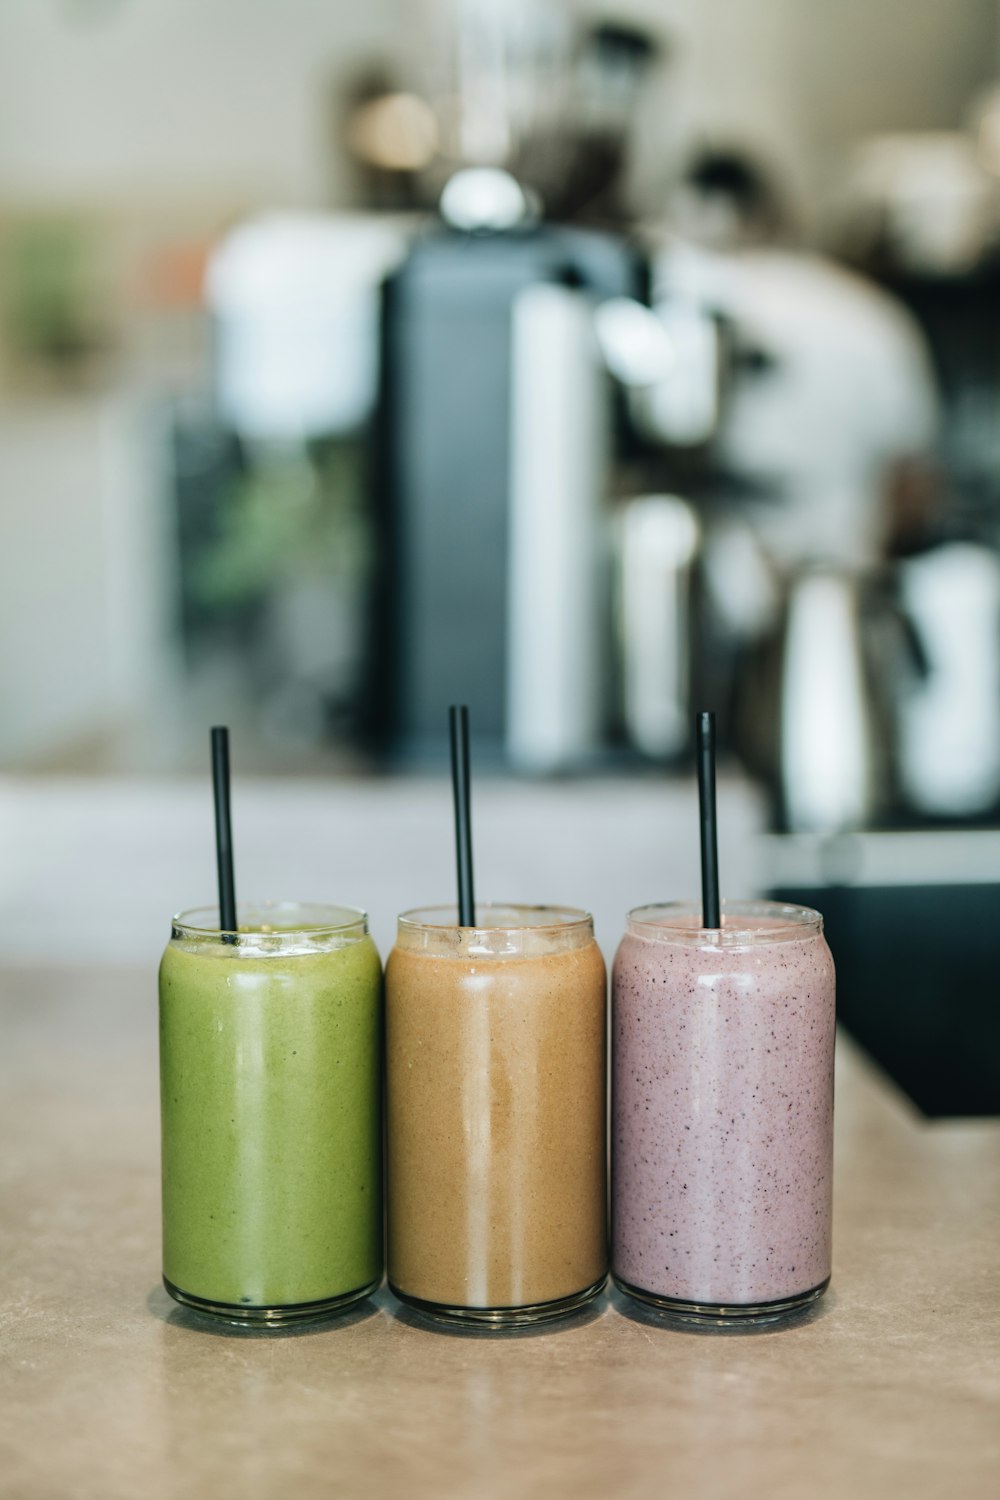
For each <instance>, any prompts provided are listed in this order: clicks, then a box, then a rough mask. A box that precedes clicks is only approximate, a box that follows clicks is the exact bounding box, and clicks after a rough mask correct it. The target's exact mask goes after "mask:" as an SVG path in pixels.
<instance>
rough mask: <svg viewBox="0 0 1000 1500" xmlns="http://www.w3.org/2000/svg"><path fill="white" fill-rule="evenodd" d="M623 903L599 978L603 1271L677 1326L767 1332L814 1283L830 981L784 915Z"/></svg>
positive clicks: (823, 1227)
mask: <svg viewBox="0 0 1000 1500" xmlns="http://www.w3.org/2000/svg"><path fill="white" fill-rule="evenodd" d="M700 923H701V912H700V908H699V907H698V906H697V905H696V904H686V903H681V902H677V903H671V904H669V905H664V906H645V907H639V908H637V909H636V910H635V911H632V912H630V913H629V917H628V930H627V932H626V934H625V937H624V938H623V939H622V942H621V945H620V947H619V949H618V953H617V955H616V958H615V963H614V972H613V981H612V1159H611V1169H612V1272H613V1275H614V1279H615V1281H616V1283H617V1285H618V1286H619V1288H620V1289H621V1290H622V1291H623V1292H625V1293H627V1294H628V1295H629V1296H631V1297H636V1298H639V1299H640V1300H642V1301H643V1302H646V1303H649V1304H652V1305H653V1306H654V1307H656V1308H658V1309H661V1310H663V1311H665V1312H669V1313H673V1314H674V1315H676V1316H680V1317H682V1318H685V1319H692V1320H697V1321H711V1322H728V1321H730V1320H733V1321H736V1320H756V1321H763V1320H772V1319H775V1318H779V1317H782V1316H784V1315H785V1314H787V1313H791V1312H794V1311H796V1310H797V1309H799V1308H801V1307H804V1306H806V1305H807V1304H808V1303H810V1302H812V1301H814V1300H815V1299H816V1298H817V1297H820V1296H821V1295H822V1294H823V1292H824V1291H825V1290H826V1287H827V1285H828V1283H829V1280H830V1240H831V1235H830V1220H831V1206H832V1168H833V1048H834V1019H835V1017H834V1011H835V1005H834V969H833V959H832V958H831V956H830V950H829V948H828V947H827V945H826V942H825V940H824V938H823V919H822V917H821V916H820V915H819V913H818V912H815V911H811V910H809V909H808V908H806V907H801V906H785V905H780V904H778V903H775V902H765V901H729V902H723V903H722V926H721V927H719V928H717V929H706V928H702V927H701V925H700Z"/></svg>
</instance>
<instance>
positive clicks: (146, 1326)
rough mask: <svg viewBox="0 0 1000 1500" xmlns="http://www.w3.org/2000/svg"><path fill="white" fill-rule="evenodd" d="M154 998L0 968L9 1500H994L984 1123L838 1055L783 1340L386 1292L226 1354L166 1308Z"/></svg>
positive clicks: (993, 1315) (993, 1284) (229, 1337)
mask: <svg viewBox="0 0 1000 1500" xmlns="http://www.w3.org/2000/svg"><path fill="white" fill-rule="evenodd" d="M152 991H153V976H152V974H151V972H150V971H149V970H148V969H146V970H122V969H101V968H97V967H94V966H91V967H87V968H72V967H69V966H64V967H61V968H49V969H40V968H36V967H30V968H22V969H15V968H7V969H4V970H2V971H0V1140H2V1142H3V1156H2V1167H0V1174H2V1175H0V1266H2V1273H3V1277H2V1285H3V1299H2V1303H0V1495H2V1496H3V1500H140V1497H141V1500H174V1497H177V1500H180V1497H184V1500H197V1497H201V1496H206V1497H212V1500H215V1497H222V1500H225V1497H229V1496H234V1497H236V1496H240V1497H248V1500H264V1497H271V1496H278V1497H281V1500H286V1497H287V1500H312V1497H314V1496H317V1497H318V1496H324V1497H329V1496H334V1497H341V1496H344V1497H350V1500H353V1497H359V1500H364V1497H368V1496H396V1495H399V1496H405V1497H406V1500H424V1497H427V1500H451V1497H455V1500H459V1497H460V1500H479V1497H488V1500H508V1497H510V1500H530V1497H535V1496H538V1497H542V1496H544V1497H546V1500H552V1497H555V1500H558V1497H562V1496H567V1497H572V1500H591V1497H604V1496H609V1497H616V1500H617V1497H622V1500H632V1497H636V1500H638V1497H646V1496H649V1497H660V1496H666V1495H676V1496H684V1497H687V1496H695V1497H701V1496H705V1497H717V1496H718V1497H723V1496H730V1495H739V1496H746V1497H757V1496H767V1497H770V1500H784V1497H788V1500H793V1497H794V1500H801V1497H806V1500H813V1497H816V1500H826V1497H840V1496H845V1497H850V1500H865V1497H869V1496H871V1497H879V1500H881V1497H884V1496H897V1495H898V1496H906V1497H911V1500H923V1497H946V1500H979V1497H982V1500H996V1497H997V1495H998V1494H1000V1121H965V1122H962V1123H950V1122H947V1121H945V1122H938V1123H935V1124H929V1123H927V1122H924V1121H923V1120H922V1119H921V1118H920V1117H919V1116H917V1115H916V1114H915V1113H914V1111H913V1110H912V1109H911V1107H910V1106H909V1105H908V1104H907V1103H906V1101H905V1100H904V1099H902V1098H901V1097H900V1096H899V1095H898V1094H897V1093H896V1092H895V1091H894V1089H893V1088H892V1087H891V1085H889V1084H888V1083H887V1082H886V1081H885V1080H884V1079H883V1078H882V1077H881V1075H879V1074H878V1073H876V1072H875V1071H874V1070H873V1069H872V1067H871V1066H870V1065H869V1064H868V1063H867V1062H866V1061H865V1060H864V1059H863V1058H862V1057H861V1056H860V1054H859V1053H858V1052H857V1051H856V1050H855V1049H854V1048H852V1047H851V1045H850V1044H849V1043H847V1042H845V1041H843V1040H842V1041H841V1044H840V1050H839V1061H838V1082H837V1175H836V1225H835V1235H836V1238H835V1254H834V1279H833V1287H832V1290H831V1292H830V1293H829V1294H828V1296H827V1297H826V1298H825V1299H824V1300H823V1301H822V1302H821V1303H820V1304H819V1306H818V1308H817V1309H816V1311H815V1313H813V1314H812V1315H810V1316H807V1318H806V1319H805V1320H804V1321H801V1322H799V1323H797V1324H794V1325H789V1326H787V1327H785V1328H784V1329H781V1330H772V1331H767V1332H743V1331H740V1332H736V1333H700V1332H677V1331H674V1330H672V1329H668V1328H665V1327H662V1326H657V1325H656V1324H655V1321H654V1320H652V1319H646V1318H644V1317H642V1316H641V1315H638V1314H634V1315H630V1314H629V1313H628V1312H627V1311H626V1308H625V1305H624V1304H623V1302H622V1301H621V1300H620V1299H619V1298H618V1297H617V1296H610V1297H608V1296H605V1297H602V1298H601V1299H600V1301H599V1302H598V1303H597V1305H596V1308H595V1309H594V1310H593V1311H592V1313H591V1314H590V1315H589V1316H587V1315H584V1316H581V1317H579V1318H578V1319H577V1320H576V1321H572V1322H569V1323H566V1324H565V1325H563V1326H562V1327H556V1328H554V1329H550V1330H549V1331H547V1332H544V1333H540V1334H536V1333H532V1334H520V1335H510V1336H506V1337H505V1336H499V1337H498V1336H496V1335H488V1334H487V1335H483V1334H478V1335H477V1334H469V1333H455V1334H451V1333H440V1332H437V1331H435V1330H433V1329H429V1328H427V1327H425V1326H422V1325H419V1324H417V1323H416V1322H415V1321H414V1320H412V1319H411V1318H410V1317H409V1315H408V1314H406V1313H404V1312H403V1311H402V1310H401V1309H400V1307H399V1306H398V1304H397V1303H396V1302H395V1301H394V1299H393V1298H392V1297H391V1296H390V1295H389V1293H388V1292H384V1291H383V1292H381V1293H379V1294H378V1295H377V1296H376V1297H375V1298H374V1299H373V1300H372V1301H371V1302H370V1303H369V1304H366V1305H365V1307H364V1308H363V1309H362V1310H361V1311H360V1312H357V1313H355V1314H353V1315H350V1316H348V1317H346V1318H345V1319H343V1320H341V1321H340V1322H331V1323H326V1324H321V1325H316V1326H314V1327H313V1328H311V1329H305V1330H300V1331H297V1332H294V1333H289V1334H275V1333H267V1332H262V1333H243V1332H240V1331H238V1330H237V1331H230V1330H228V1329H224V1328H219V1329H215V1328H213V1327H212V1326H211V1325H208V1324H205V1323H204V1322H202V1321H200V1320H199V1319H198V1318H197V1317H196V1316H194V1315H192V1314H189V1313H187V1312H184V1311H182V1310H181V1309H180V1308H178V1307H176V1306H175V1305H174V1304H173V1303H171V1302H170V1300H169V1299H168V1298H167V1296H166V1294H165V1293H164V1292H163V1291H162V1290H161V1289H160V1284H159V1178H158V1114H157V1084H156V1051H155V1019H154V1017H155V1010H154V997H153V993H152Z"/></svg>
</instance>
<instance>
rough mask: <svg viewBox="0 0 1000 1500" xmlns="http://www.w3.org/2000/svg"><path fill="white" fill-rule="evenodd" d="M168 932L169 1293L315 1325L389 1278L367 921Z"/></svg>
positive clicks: (378, 1021) (302, 914)
mask: <svg viewBox="0 0 1000 1500" xmlns="http://www.w3.org/2000/svg"><path fill="white" fill-rule="evenodd" d="M238 926H239V930H238V932H237V933H235V934H232V933H227V934H226V935H225V937H224V936H223V934H222V932H221V931H220V927H219V914H218V910H217V909H215V908H204V909H202V910H198V911H189V912H183V913H181V915H179V916H177V917H175V918H174V921H173V925H172V928H171V933H170V942H169V943H168V945H167V949H166V951H165V953H164V955H163V960H162V962H161V965H160V1103H161V1114H162V1144H163V1281H164V1285H165V1286H166V1289H167V1291H168V1292H169V1293H170V1295H171V1296H172V1297H175V1298H176V1299H177V1301H178V1302H183V1303H187V1304H188V1305H189V1306H191V1307H196V1308H198V1309H200V1310H201V1311H203V1312H207V1313H214V1314H216V1315H218V1316H220V1317H223V1318H227V1319H229V1320H231V1321H235V1322H240V1323H258V1324H259V1323H284V1322H287V1321H290V1320H293V1319H303V1318H313V1317H318V1316H323V1315H326V1314H328V1313H331V1312H334V1311H337V1310H339V1309H341V1308H344V1307H347V1306H349V1305H350V1304H351V1303H353V1302H357V1301H359V1300H360V1299H361V1298H363V1297H365V1296H367V1295H368V1294H369V1293H370V1292H371V1291H373V1290H374V1289H375V1287H377V1286H378V1284H379V1282H380V1280H381V1277H382V1266H383V1246H382V1172H381V1168H382V1133H381V1121H382V1099H381V1084H380V1076H381V1052H382V970H381V965H380V963H379V957H378V953H377V952H376V949H375V945H374V943H373V942H372V940H371V938H370V937H369V936H368V923H367V918H366V917H365V914H364V912H361V911H356V910H354V909H353V908H351V907H340V906H316V905H300V904H295V903H291V902H289V903H275V904H269V903H258V904H247V905H244V904H242V903H241V904H240V906H239V910H238Z"/></svg>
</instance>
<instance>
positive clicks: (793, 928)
mask: <svg viewBox="0 0 1000 1500" xmlns="http://www.w3.org/2000/svg"><path fill="white" fill-rule="evenodd" d="M719 904H720V908H721V916H722V926H721V927H702V926H701V925H700V921H701V902H700V901H659V902H656V901H654V902H650V903H647V904H646V905H643V906H634V907H633V908H632V910H631V911H630V912H629V913H628V916H627V919H626V920H627V926H628V931H629V932H630V933H634V934H635V935H637V936H639V937H645V938H650V939H652V940H653V941H658V942H683V943H688V944H690V945H696V946H699V947H704V948H752V947H755V946H763V945H764V944H767V943H781V942H794V941H796V940H799V941H801V940H802V939H804V938H808V937H819V936H821V935H822V932H823V916H822V913H821V912H818V911H816V910H815V909H814V908H813V907H811V906H796V905H795V904H794V903H792V902H790V901H766V900H752V899H747V900H738V901H727V900H725V899H724V900H722V901H721V902H720V903H719ZM692 918H694V919H695V920H692ZM727 918H731V920H729V921H727ZM754 918H756V919H757V921H756V922H753V921H751V922H750V925H741V923H746V922H747V921H748V919H754ZM671 919H673V920H671Z"/></svg>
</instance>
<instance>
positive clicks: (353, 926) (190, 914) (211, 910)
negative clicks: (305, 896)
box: [170, 900, 368, 940]
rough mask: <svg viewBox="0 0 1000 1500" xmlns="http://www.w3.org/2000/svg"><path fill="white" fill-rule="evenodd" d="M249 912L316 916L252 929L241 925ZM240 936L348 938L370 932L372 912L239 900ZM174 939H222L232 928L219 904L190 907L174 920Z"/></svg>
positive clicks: (336, 906)
mask: <svg viewBox="0 0 1000 1500" xmlns="http://www.w3.org/2000/svg"><path fill="white" fill-rule="evenodd" d="M242 912H246V913H248V914H250V913H252V914H254V915H255V916H256V915H258V914H261V913H268V912H273V913H274V914H275V916H278V915H279V914H282V913H283V914H286V915H290V914H291V913H294V912H298V913H312V914H314V915H313V916H311V917H310V918H309V919H307V920H305V921H303V920H300V921H297V922H282V923H281V924H280V925H276V926H274V927H271V926H269V925H268V924H266V923H264V922H259V923H256V924H254V925H252V926H249V927H243V926H241V925H240V914H241V913H242ZM209 917H211V918H214V921H207V922H206V921H204V920H198V921H194V920H192V919H193V918H199V919H203V918H209ZM236 922H237V930H236V934H235V936H236V937H238V938H239V937H267V938H269V939H272V940H278V939H281V938H284V937H288V938H294V937H303V936H309V937H324V936H331V937H332V936H336V935H338V934H340V935H344V934H347V933H350V932H353V931H356V930H357V929H358V928H361V929H362V931H363V932H367V931H368V913H367V912H366V911H363V910H362V908H361V907H359V906H342V905H340V904H339V903H337V902H332V901H266V900H265V901H252V900H251V901H237V903H236ZM170 929H171V936H172V937H175V936H181V937H183V936H191V937H194V938H206V937H207V938H218V937H220V936H221V934H222V933H224V932H229V931H230V929H229V928H226V927H223V926H222V923H221V915H220V912H219V906H218V903H217V902H216V903H214V904H208V905H205V906H190V907H187V908H186V909H185V910H183V911H179V912H175V914H174V915H173V916H172V917H171V919H170Z"/></svg>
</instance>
